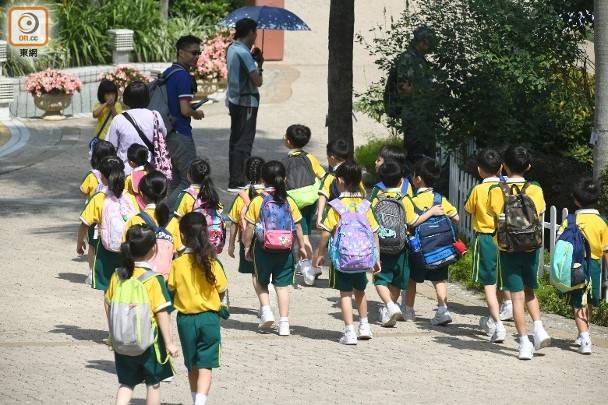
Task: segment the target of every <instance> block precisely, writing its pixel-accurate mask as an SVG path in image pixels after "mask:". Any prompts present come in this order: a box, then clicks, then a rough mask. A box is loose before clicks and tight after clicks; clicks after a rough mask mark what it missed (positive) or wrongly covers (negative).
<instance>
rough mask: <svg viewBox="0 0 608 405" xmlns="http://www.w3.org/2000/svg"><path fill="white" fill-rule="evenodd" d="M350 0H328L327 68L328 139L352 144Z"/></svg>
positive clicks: (352, 13)
mask: <svg viewBox="0 0 608 405" xmlns="http://www.w3.org/2000/svg"><path fill="white" fill-rule="evenodd" d="M354 30H355V3H354V0H331V5H330V11H329V60H328V72H327V95H328V102H329V109H328V111H327V127H328V137H329V141H333V140H335V139H338V138H342V139H345V140H346V141H348V142H349V143H350V145H351V149H352V145H353V116H352V113H353V41H354Z"/></svg>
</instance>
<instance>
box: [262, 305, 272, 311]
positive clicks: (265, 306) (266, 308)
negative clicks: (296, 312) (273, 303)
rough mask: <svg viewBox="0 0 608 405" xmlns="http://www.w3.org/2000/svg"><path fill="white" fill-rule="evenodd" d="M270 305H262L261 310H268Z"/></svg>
mask: <svg viewBox="0 0 608 405" xmlns="http://www.w3.org/2000/svg"><path fill="white" fill-rule="evenodd" d="M270 310H271V309H270V305H262V312H264V311H270Z"/></svg>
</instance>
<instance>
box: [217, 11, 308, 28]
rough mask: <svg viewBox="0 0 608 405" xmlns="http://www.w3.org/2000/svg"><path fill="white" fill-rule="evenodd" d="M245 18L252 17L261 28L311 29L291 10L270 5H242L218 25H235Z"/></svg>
mask: <svg viewBox="0 0 608 405" xmlns="http://www.w3.org/2000/svg"><path fill="white" fill-rule="evenodd" d="M243 18H251V19H252V20H254V21H255V22H257V24H258V29H261V30H278V31H310V28H309V27H308V25H306V23H305V22H304V21H302V19H301V18H300V17H298V16H297V15H295V14H294V13H292V12H291V11H289V10H286V9H284V8H280V7H269V6H251V7H241V8H239V9H237V10H234V11H233V12H232V13H230V14H229V15H228V16H227V17H226V18H224V19H223V20H221V21H220V22H219V23H218V25H220V26H222V27H234V26H235V25H236V22H237V21H238V20H241V19H243Z"/></svg>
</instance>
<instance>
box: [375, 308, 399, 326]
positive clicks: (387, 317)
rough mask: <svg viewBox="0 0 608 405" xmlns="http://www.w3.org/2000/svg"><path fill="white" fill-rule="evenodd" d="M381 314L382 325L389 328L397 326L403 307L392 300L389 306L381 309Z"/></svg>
mask: <svg viewBox="0 0 608 405" xmlns="http://www.w3.org/2000/svg"><path fill="white" fill-rule="evenodd" d="M380 316H381V318H380V319H381V321H382V326H383V327H385V328H389V327H392V326H395V324H396V323H397V319H399V317H401V316H402V314H401V309H400V308H399V305H397V304H395V303H394V302H391V303H390V304H388V305H387V306H383V307H381V309H380Z"/></svg>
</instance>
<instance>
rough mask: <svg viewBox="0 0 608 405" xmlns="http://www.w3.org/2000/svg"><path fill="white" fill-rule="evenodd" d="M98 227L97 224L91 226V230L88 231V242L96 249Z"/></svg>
mask: <svg viewBox="0 0 608 405" xmlns="http://www.w3.org/2000/svg"><path fill="white" fill-rule="evenodd" d="M96 226H97V224H93V225H89V229H88V230H87V241H88V242H89V245H91V246H93V247H95V244H96V243H97V239H95V227H96Z"/></svg>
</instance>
